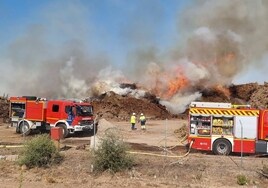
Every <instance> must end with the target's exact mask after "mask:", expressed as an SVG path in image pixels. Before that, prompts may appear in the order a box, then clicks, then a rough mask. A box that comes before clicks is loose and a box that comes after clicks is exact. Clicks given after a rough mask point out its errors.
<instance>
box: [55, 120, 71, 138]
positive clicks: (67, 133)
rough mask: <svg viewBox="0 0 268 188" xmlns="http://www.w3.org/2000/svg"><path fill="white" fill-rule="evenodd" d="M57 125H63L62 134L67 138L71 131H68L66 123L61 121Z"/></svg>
mask: <svg viewBox="0 0 268 188" xmlns="http://www.w3.org/2000/svg"><path fill="white" fill-rule="evenodd" d="M57 127H61V128H62V135H63V138H67V137H68V135H69V131H68V129H67V127H66V125H65V124H63V123H61V124H59V125H58V126H57Z"/></svg>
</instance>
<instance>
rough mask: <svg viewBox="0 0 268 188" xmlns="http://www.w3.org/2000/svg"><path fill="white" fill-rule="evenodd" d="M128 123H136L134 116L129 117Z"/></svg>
mask: <svg viewBox="0 0 268 188" xmlns="http://www.w3.org/2000/svg"><path fill="white" fill-rule="evenodd" d="M130 123H136V116H133V115H132V116H131V117H130Z"/></svg>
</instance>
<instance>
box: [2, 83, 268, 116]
mask: <svg viewBox="0 0 268 188" xmlns="http://www.w3.org/2000/svg"><path fill="white" fill-rule="evenodd" d="M120 88H121V90H120V92H118V93H116V92H117V91H119V90H114V91H106V92H103V93H101V94H99V95H95V96H94V97H92V98H90V99H89V100H90V101H91V103H92V104H93V107H94V111H95V115H98V116H100V117H103V118H105V119H107V120H115V121H128V120H129V118H130V115H131V114H132V113H133V112H135V113H137V114H140V113H144V114H145V115H146V116H147V118H149V119H170V118H176V117H177V118H187V113H186V112H187V107H188V105H189V103H183V102H182V103H181V104H176V107H177V108H178V109H179V108H181V109H184V110H183V111H182V112H181V113H172V112H171V111H169V110H168V109H167V107H166V106H165V105H163V104H161V99H160V98H158V97H156V96H155V95H154V94H152V93H150V92H149V91H144V90H139V87H138V86H137V85H136V84H128V83H124V84H121V85H120ZM193 90H194V92H199V93H200V97H199V98H198V99H196V100H198V101H206V102H230V103H232V104H250V105H251V106H252V107H254V108H258V109H261V108H266V109H267V108H268V83H264V85H259V84H257V83H249V84H242V85H231V86H230V87H226V88H223V87H212V88H205V87H202V86H199V87H195V88H193ZM122 91H124V92H122ZM141 93H142V95H141ZM180 105H181V106H180ZM8 108H9V102H8V100H7V98H6V97H1V98H0V118H2V119H3V120H4V121H5V120H7V119H8V117H9V116H8Z"/></svg>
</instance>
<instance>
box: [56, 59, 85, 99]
mask: <svg viewBox="0 0 268 188" xmlns="http://www.w3.org/2000/svg"><path fill="white" fill-rule="evenodd" d="M74 65H75V58H74V57H71V58H70V60H69V61H67V62H66V64H65V67H64V68H62V69H61V70H60V80H61V83H62V84H61V90H62V93H63V96H64V97H78V98H80V97H84V96H86V92H87V88H88V87H87V84H86V82H85V81H84V80H81V79H78V78H76V77H75V75H74Z"/></svg>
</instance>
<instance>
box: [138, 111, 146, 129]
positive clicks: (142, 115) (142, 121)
mask: <svg viewBox="0 0 268 188" xmlns="http://www.w3.org/2000/svg"><path fill="white" fill-rule="evenodd" d="M139 121H140V123H141V130H146V127H145V123H146V118H145V116H144V114H143V113H141V115H140V119H139Z"/></svg>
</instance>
